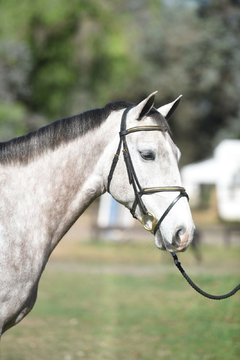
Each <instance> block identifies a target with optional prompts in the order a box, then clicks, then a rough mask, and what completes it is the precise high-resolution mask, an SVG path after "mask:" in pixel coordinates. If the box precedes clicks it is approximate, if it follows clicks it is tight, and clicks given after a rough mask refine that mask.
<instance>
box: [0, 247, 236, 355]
mask: <svg viewBox="0 0 240 360" xmlns="http://www.w3.org/2000/svg"><path fill="white" fill-rule="evenodd" d="M201 252H202V256H203V260H202V262H201V263H200V264H199V263H197V261H196V260H195V258H194V254H193V253H192V252H191V250H188V251H187V252H186V253H184V254H181V255H180V256H179V257H180V260H181V261H182V264H183V266H184V268H186V271H187V272H188V273H189V275H192V277H193V279H194V280H196V282H197V283H198V285H200V286H202V287H203V289H204V290H205V291H209V292H212V293H215V294H221V293H224V292H228V291H229V290H231V289H232V288H233V287H234V286H236V285H237V284H238V283H239V282H240V274H239V265H240V260H239V259H240V247H230V248H224V247H223V246H218V247H215V248H214V247H210V246H209V247H203V248H201ZM239 300H240V293H237V294H236V295H235V296H234V297H233V298H230V299H227V300H223V301H211V300H208V299H205V298H203V297H201V296H200V295H199V294H197V293H196V292H195V291H194V290H192V289H191V288H190V287H189V285H188V284H187V283H186V281H185V280H184V279H183V278H182V277H181V274H180V273H179V272H178V270H177V269H175V266H174V264H173V262H172V260H171V258H170V255H169V254H167V253H163V252H160V251H157V250H156V249H155V248H154V246H153V245H151V244H149V243H147V242H146V243H145V242H142V243H140V244H137V243H135V242H129V243H127V242H126V243H104V242H90V241H86V242H83V241H82V242H71V241H70V242H68V243H67V242H64V243H63V244H61V245H60V247H59V249H58V248H57V249H56V251H55V253H54V254H53V256H52V259H51V261H50V262H49V265H48V266H47V268H46V269H45V272H44V275H43V277H42V279H41V282H40V287H39V294H38V299H37V303H36V305H35V307H34V309H33V311H32V312H31V313H30V314H29V315H28V316H27V317H26V318H25V319H24V320H23V321H22V322H21V323H20V324H19V325H17V326H16V327H15V328H12V329H11V330H9V331H8V332H7V333H6V334H4V335H3V337H2V342H1V350H0V359H1V360H40V359H43V360H48V359H49V360H60V359H62V360H75V359H86V360H87V359H88V360H95V359H96V360H123V359H124V360H125V359H127V360H128V359H129V360H135V359H144V360H153V359H168V360H175V359H178V360H181V359H182V360H200V359H201V360H204V359H220V360H237V359H239V358H240V305H239Z"/></svg>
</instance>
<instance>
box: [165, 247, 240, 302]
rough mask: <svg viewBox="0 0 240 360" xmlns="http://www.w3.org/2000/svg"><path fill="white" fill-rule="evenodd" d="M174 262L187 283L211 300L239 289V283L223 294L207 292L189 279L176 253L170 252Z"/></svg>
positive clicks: (220, 298)
mask: <svg viewBox="0 0 240 360" xmlns="http://www.w3.org/2000/svg"><path fill="white" fill-rule="evenodd" d="M171 255H172V257H173V260H174V263H175V265H176V267H177V268H178V270H179V271H180V273H181V274H182V276H183V277H184V278H185V279H186V280H187V282H188V283H189V285H191V286H192V287H193V289H194V290H196V291H197V292H198V293H199V294H201V295H202V296H204V297H206V298H208V299H211V300H223V299H227V298H229V297H231V296H233V295H234V294H236V292H237V291H238V290H240V284H239V285H238V286H236V287H235V288H234V289H233V290H232V291H230V292H229V293H227V294H224V295H211V294H208V293H207V292H205V291H203V290H202V289H200V288H199V287H198V286H197V285H196V284H195V283H194V282H193V281H192V280H191V279H190V277H189V276H188V275H187V274H186V273H185V271H184V269H183V268H182V265H181V263H180V261H179V260H178V257H177V255H176V253H171Z"/></svg>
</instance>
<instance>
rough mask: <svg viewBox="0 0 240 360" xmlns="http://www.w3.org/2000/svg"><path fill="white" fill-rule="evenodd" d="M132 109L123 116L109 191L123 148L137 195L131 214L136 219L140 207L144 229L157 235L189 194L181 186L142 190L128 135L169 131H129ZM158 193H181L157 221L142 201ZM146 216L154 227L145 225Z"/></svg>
mask: <svg viewBox="0 0 240 360" xmlns="http://www.w3.org/2000/svg"><path fill="white" fill-rule="evenodd" d="M131 109H132V107H128V108H127V109H125V110H124V112H123V115H122V120H121V127H120V133H119V136H120V140H119V145H118V148H117V151H116V154H115V155H114V158H113V161H112V166H111V169H110V172H109V175H108V183H107V191H108V192H109V193H110V184H111V180H112V177H113V173H114V170H115V168H116V165H117V163H118V159H119V156H120V151H121V148H123V150H122V152H123V156H124V161H125V165H126V169H127V173H128V180H129V184H130V185H132V187H133V190H134V193H135V200H134V202H133V206H132V208H131V210H130V212H131V214H132V216H133V217H134V218H136V216H135V212H136V208H137V205H138V206H139V208H140V210H141V213H142V225H143V227H144V229H145V230H147V231H151V232H153V233H154V235H155V234H156V232H157V230H158V228H159V226H160V225H161V223H162V221H163V219H164V218H165V217H166V216H167V214H168V213H169V211H170V210H171V209H172V208H173V206H174V205H175V204H176V203H177V202H178V200H179V199H181V198H182V197H186V198H187V199H188V194H187V193H186V190H185V189H184V188H183V187H181V186H164V187H150V188H142V187H141V185H140V182H139V180H138V177H137V174H136V171H135V169H134V166H133V163H132V159H131V155H130V152H129V149H128V145H127V138H126V137H127V135H129V134H132V133H133V132H138V131H167V129H168V128H167V126H166V127H164V126H157V125H156V126H155V125H152V126H137V127H133V128H130V129H127V128H126V120H127V114H128V112H129V111H130V110H131ZM157 192H179V195H178V196H177V197H176V198H175V199H174V200H173V201H172V202H171V204H170V205H169V206H168V208H167V209H166V210H165V212H164V213H163V215H162V216H161V218H160V219H159V220H157V218H156V216H155V215H154V214H153V213H152V212H151V211H149V210H147V208H146V206H145V204H144V202H143V200H142V196H143V195H151V194H154V193H157ZM146 216H148V217H150V218H152V226H150V227H148V226H147V225H146V224H145V217H146Z"/></svg>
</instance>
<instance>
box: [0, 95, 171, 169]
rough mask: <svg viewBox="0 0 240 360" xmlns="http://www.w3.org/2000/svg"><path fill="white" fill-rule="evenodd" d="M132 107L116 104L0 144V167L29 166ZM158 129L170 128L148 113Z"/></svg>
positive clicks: (125, 103) (165, 122)
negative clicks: (34, 160)
mask: <svg viewBox="0 0 240 360" xmlns="http://www.w3.org/2000/svg"><path fill="white" fill-rule="evenodd" d="M132 105H133V104H132V103H130V102H127V101H117V102H112V103H109V104H107V105H106V106H105V107H103V108H100V109H94V110H89V111H86V112H84V113H82V114H79V115H75V116H71V117H69V118H64V119H61V120H57V121H55V122H53V123H51V124H49V125H47V126H44V127H42V128H40V129H39V130H37V131H34V132H31V133H29V134H27V135H24V136H20V137H18V138H15V139H12V140H10V141H6V142H1V143H0V164H14V163H18V164H23V165H25V164H28V163H29V162H30V161H31V160H33V159H35V158H36V157H39V156H40V155H42V154H43V153H44V152H46V151H47V150H54V149H56V148H57V147H58V146H60V145H61V144H63V143H68V142H70V141H72V140H74V139H76V138H77V137H79V136H82V135H84V134H86V133H87V132H88V131H90V130H93V129H95V128H97V127H99V126H100V125H101V124H102V122H103V121H105V120H106V119H107V117H108V116H109V115H110V114H111V112H113V111H118V110H121V109H125V108H127V107H129V106H132ZM149 116H151V117H152V118H153V119H154V120H155V121H156V122H157V123H159V125H161V126H165V127H166V126H168V124H167V121H166V120H165V119H164V118H163V117H162V116H161V115H160V114H159V112H158V111H157V110H156V109H154V108H153V109H152V110H151V111H150V112H149Z"/></svg>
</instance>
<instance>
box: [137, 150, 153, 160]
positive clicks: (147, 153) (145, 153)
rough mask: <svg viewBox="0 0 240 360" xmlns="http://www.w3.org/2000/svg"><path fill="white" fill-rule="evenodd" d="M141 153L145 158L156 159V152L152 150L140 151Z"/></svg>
mask: <svg viewBox="0 0 240 360" xmlns="http://www.w3.org/2000/svg"><path fill="white" fill-rule="evenodd" d="M140 155H141V157H142V158H143V159H144V160H155V157H156V154H155V153H154V152H153V151H151V150H144V151H140Z"/></svg>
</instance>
